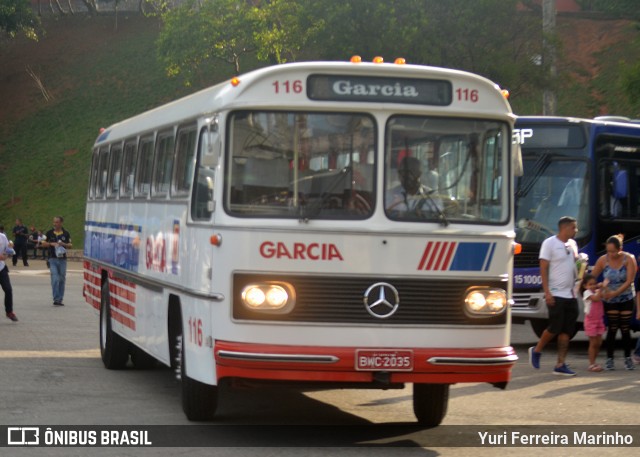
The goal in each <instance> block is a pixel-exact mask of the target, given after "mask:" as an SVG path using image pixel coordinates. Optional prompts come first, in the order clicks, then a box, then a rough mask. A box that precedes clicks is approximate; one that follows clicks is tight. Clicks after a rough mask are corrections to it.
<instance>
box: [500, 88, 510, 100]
mask: <svg viewBox="0 0 640 457" xmlns="http://www.w3.org/2000/svg"><path fill="white" fill-rule="evenodd" d="M500 92H502V96H503V97H504V98H506V99H507V100H509V95H511V94H509V91H508V90H507V89H502V90H501V91H500Z"/></svg>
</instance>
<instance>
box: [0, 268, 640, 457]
mask: <svg viewBox="0 0 640 457" xmlns="http://www.w3.org/2000/svg"><path fill="white" fill-rule="evenodd" d="M81 268H82V264H81V263H80V262H70V263H69V272H68V279H67V293H66V297H65V302H66V306H64V307H54V306H52V300H51V298H50V295H51V291H50V286H49V275H48V270H46V267H45V266H44V262H42V261H32V262H31V267H29V268H25V267H21V266H18V267H15V268H12V269H11V273H10V274H11V279H12V283H13V287H14V295H15V312H16V314H17V315H18V318H19V319H20V321H19V322H17V323H13V322H11V321H9V320H8V319H2V320H0V385H1V386H2V388H1V389H0V424H4V425H11V426H17V425H23V426H28V425H35V424H38V425H42V426H47V425H49V426H55V425H64V424H71V425H77V426H82V425H90V426H107V425H131V426H154V425H158V426H159V425H171V426H193V424H192V423H189V422H188V421H187V420H186V418H185V417H184V415H183V413H182V410H181V405H180V388H179V387H180V386H179V382H178V381H177V380H176V379H175V377H174V375H173V373H172V372H171V370H169V369H168V368H156V369H153V370H135V369H133V368H128V369H126V370H122V371H110V370H106V369H105V368H104V367H103V365H102V362H101V360H100V357H99V349H98V316H97V314H96V313H95V312H94V311H93V309H92V308H90V307H89V305H87V304H86V303H85V302H84V300H83V298H82V293H81V290H82V271H81ZM512 340H513V345H514V347H515V348H516V349H517V351H518V354H519V355H520V357H521V358H520V361H519V362H518V364H517V365H516V367H515V369H514V371H513V379H512V381H511V383H510V384H509V386H508V387H507V389H506V390H504V391H501V390H498V389H495V388H493V387H491V386H489V385H485V384H461V385H455V386H453V387H452V388H451V399H450V402H449V410H448V414H447V416H446V418H445V420H444V422H443V426H441V427H438V428H436V429H432V430H427V431H420V430H418V429H417V428H416V427H415V418H414V416H413V412H412V408H411V388H410V387H407V388H405V389H403V390H390V391H378V390H371V391H370V390H298V389H287V388H284V387H272V388H268V389H259V390H258V389H241V390H233V391H225V392H224V393H223V395H222V396H221V401H220V406H219V414H218V417H217V420H216V422H215V423H214V425H217V426H226V427H227V428H226V429H225V430H226V432H225V433H226V435H225V437H226V439H225V440H222V441H223V442H224V444H225V446H224V447H220V446H215V447H195V448H189V447H188V446H209V445H211V444H212V441H211V440H212V438H211V436H209V438H208V439H205V440H204V441H199V440H198V439H197V438H196V439H194V443H193V444H191V443H188V444H184V447H180V448H177V447H174V448H154V449H134V448H106V449H105V448H103V449H89V448H55V449H54V448H46V449H45V448H32V449H29V448H10V449H9V448H0V455H2V456H4V455H61V456H62V455H64V456H68V455H154V456H155V455H183V454H184V455H225V456H226V455H230V456H231V455H232V456H244V455H260V456H265V455H267V456H271V455H278V456H279V455H292V456H293V455H296V456H298V455H323V456H324V455H328V454H331V455H349V456H351V455H367V456H371V455H374V456H375V455H391V453H392V455H420V456H425V455H427V456H432V455H473V456H482V455H502V454H505V453H514V451H516V450H517V452H516V454H517V455H540V454H541V453H543V452H544V453H545V454H552V455H585V454H586V455H614V454H615V455H631V454H632V453H633V454H635V452H633V451H634V449H631V448H588V449H581V448H575V447H574V448H562V447H558V448H546V449H544V450H543V449H541V448H517V449H515V448H514V449H506V448H491V447H482V448H469V447H461V448H455V447H443V446H438V445H437V443H442V441H438V440H436V441H434V443H436V445H433V446H432V445H430V443H431V442H432V441H433V440H434V439H436V438H437V436H438V435H439V434H443V433H444V434H450V435H455V434H456V433H458V432H459V431H460V430H464V429H465V428H469V427H472V426H479V425H480V426H484V427H494V428H495V429H496V430H501V429H503V428H505V427H513V426H516V427H520V426H522V427H526V426H528V425H541V426H546V427H548V428H549V429H550V430H552V431H553V430H558V427H562V426H563V425H567V424H572V425H576V426H578V427H582V426H584V427H587V425H605V426H608V427H609V428H608V430H615V429H616V428H617V426H623V425H636V426H637V425H640V413H639V409H638V402H639V401H640V390H639V386H640V369H638V370H635V371H626V370H622V369H618V370H617V371H613V372H603V373H589V372H587V371H586V367H587V343H586V338H585V337H584V335H583V334H579V335H578V337H577V338H576V340H574V341H572V344H571V348H570V354H569V363H570V364H571V366H572V367H573V368H574V369H575V370H576V371H577V372H578V376H577V377H575V378H561V377H557V376H554V375H552V374H551V369H552V367H553V361H554V357H555V348H554V347H553V346H550V347H549V348H548V351H546V352H545V353H544V355H543V359H542V369H541V370H533V369H532V368H531V367H529V366H528V363H527V360H526V356H527V352H526V349H527V347H528V346H530V345H532V344H533V343H535V341H536V337H535V335H534V334H533V332H532V331H531V329H530V328H529V327H528V326H524V325H516V326H514V328H513V338H512ZM618 353H620V351H618ZM639 368H640V367H639ZM380 424H390V425H391V427H386V428H385V427H380ZM300 426H302V427H300ZM456 426H460V427H456ZM256 427H257V428H256ZM636 428H638V429H639V430H640V427H636ZM342 429H344V430H348V431H349V433H351V431H353V432H354V436H353V437H352V439H345V436H341V438H340V439H338V440H336V437H335V436H332V435H331V434H330V433H332V431H333V430H339V431H340V432H339V433H338V434H340V433H342ZM171 430H175V431H177V432H176V433H178V432H179V431H180V430H183V431H184V430H186V429H184V428H180V427H173V428H171ZM189 430H191V429H189ZM217 430H220V428H218V429H217ZM363 430H364V432H363ZM258 431H260V432H261V433H258ZM310 431H314V433H315V435H314V436H313V437H312V436H311V435H310V434H309V433H310ZM356 432H357V433H356ZM265 433H268V435H269V436H268V438H265V436H264V434H265ZM363 433H364V435H363ZM323 434H324V435H323ZM214 436H215V433H214ZM218 436H219V435H218ZM323 436H324V437H326V442H323V441H322V440H323V438H322V437H323ZM296 437H297V438H296ZM307 439H308V445H306V444H307V441H305V440H307ZM363 441H364V442H366V443H368V446H367V447H362V442H363ZM635 442H636V446H637V445H640V434H636V436H635ZM203 443H204V444H203ZM213 444H214V445H215V443H213ZM327 445H329V446H340V447H329V448H327V447H324V446H327ZM389 445H395V446H398V445H401V447H393V449H392V450H391V449H390V448H388V446H389ZM344 446H347V447H344Z"/></svg>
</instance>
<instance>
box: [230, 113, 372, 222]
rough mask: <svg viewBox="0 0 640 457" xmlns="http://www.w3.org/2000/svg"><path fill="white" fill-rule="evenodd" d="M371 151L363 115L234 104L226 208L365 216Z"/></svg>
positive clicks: (259, 213) (256, 213)
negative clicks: (256, 108) (245, 107)
mask: <svg viewBox="0 0 640 457" xmlns="http://www.w3.org/2000/svg"><path fill="white" fill-rule="evenodd" d="M374 150H375V132H374V121H373V118H372V117H371V116H369V115H367V114H357V113H356V114H353V113H350V114H335V113H306V112H274V111H271V112H269V111H236V112H234V113H232V114H231V119H230V122H229V161H228V166H227V180H226V188H225V190H226V198H225V204H226V208H227V210H228V211H229V212H230V213H231V214H233V215H236V216H249V217H251V216H253V217H289V218H318V219H364V218H367V217H369V216H370V215H371V214H372V211H373V203H374V200H373V199H374V169H375V154H374V153H373V151H374Z"/></svg>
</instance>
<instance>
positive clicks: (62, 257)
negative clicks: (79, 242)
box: [43, 216, 72, 306]
mask: <svg viewBox="0 0 640 457" xmlns="http://www.w3.org/2000/svg"><path fill="white" fill-rule="evenodd" d="M63 222H64V219H63V218H62V216H56V217H54V218H53V228H52V229H51V230H49V231H48V232H47V233H46V235H45V237H46V240H45V241H44V243H43V244H44V247H46V248H49V270H50V271H51V290H52V292H53V305H54V306H64V303H63V300H64V286H65V282H66V278H67V249H71V247H72V244H71V235H70V234H69V232H67V231H66V230H65V229H64V227H63V226H62V223H63Z"/></svg>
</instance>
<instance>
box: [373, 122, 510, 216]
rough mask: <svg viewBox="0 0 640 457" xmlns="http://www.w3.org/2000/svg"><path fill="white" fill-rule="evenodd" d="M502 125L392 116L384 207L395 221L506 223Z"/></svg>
mask: <svg viewBox="0 0 640 457" xmlns="http://www.w3.org/2000/svg"><path fill="white" fill-rule="evenodd" d="M507 132H508V131H507V126H506V124H503V123H500V122H495V121H482V120H472V119H451V118H434V117H417V116H411V117H409V116H395V117H392V118H391V119H390V120H389V122H388V123H387V131H386V136H385V182H386V187H385V211H386V213H387V216H388V217H389V218H391V219H395V220H406V221H426V222H434V221H440V222H441V223H442V224H443V225H447V224H448V223H449V222H451V221H456V222H473V223H478V222H482V223H505V222H506V220H507V218H508V214H509V212H508V205H506V204H505V202H507V201H509V196H508V195H507V192H508V180H507V179H506V176H508V163H507V160H506V157H505V155H506V151H508V144H507V138H509V135H508V133H507Z"/></svg>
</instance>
